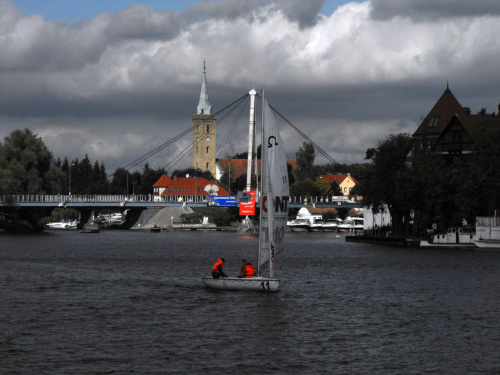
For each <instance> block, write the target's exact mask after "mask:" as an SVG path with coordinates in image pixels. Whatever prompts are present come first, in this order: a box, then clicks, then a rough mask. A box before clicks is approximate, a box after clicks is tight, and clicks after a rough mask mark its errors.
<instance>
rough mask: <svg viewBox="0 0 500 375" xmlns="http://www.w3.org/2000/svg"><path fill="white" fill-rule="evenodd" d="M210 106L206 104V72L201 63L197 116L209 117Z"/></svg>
mask: <svg viewBox="0 0 500 375" xmlns="http://www.w3.org/2000/svg"><path fill="white" fill-rule="evenodd" d="M211 112H212V106H211V105H210V103H209V102H208V86H207V70H206V67H205V61H203V82H202V84H201V93H200V103H199V104H198V110H197V112H196V113H197V114H198V115H210V114H211Z"/></svg>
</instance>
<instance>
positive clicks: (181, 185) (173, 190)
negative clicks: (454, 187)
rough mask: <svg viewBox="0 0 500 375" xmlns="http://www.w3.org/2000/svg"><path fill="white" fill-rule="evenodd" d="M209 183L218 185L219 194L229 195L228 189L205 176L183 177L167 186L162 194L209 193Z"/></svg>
mask: <svg viewBox="0 0 500 375" xmlns="http://www.w3.org/2000/svg"><path fill="white" fill-rule="evenodd" d="M171 181H172V180H171ZM207 185H216V186H217V188H218V189H219V190H218V191H217V195H229V193H228V191H227V190H226V189H224V188H223V187H222V186H221V185H219V184H218V183H216V182H213V181H208V180H207V179H205V178H203V177H182V178H178V179H177V180H174V181H172V182H171V183H170V185H168V186H167V188H166V189H165V191H164V192H163V193H162V195H195V188H196V195H209V194H208V192H207V191H206V190H205V187H206V186H207Z"/></svg>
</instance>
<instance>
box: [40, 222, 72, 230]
mask: <svg viewBox="0 0 500 375" xmlns="http://www.w3.org/2000/svg"><path fill="white" fill-rule="evenodd" d="M45 225H46V226H47V227H49V228H50V229H76V225H77V222H76V220H74V221H72V222H53V223H47V224H45Z"/></svg>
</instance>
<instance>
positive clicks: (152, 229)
mask: <svg viewBox="0 0 500 375" xmlns="http://www.w3.org/2000/svg"><path fill="white" fill-rule="evenodd" d="M151 232H153V233H159V232H161V228H160V227H159V226H158V225H156V224H155V225H153V226H152V227H151Z"/></svg>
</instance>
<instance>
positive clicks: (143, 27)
mask: <svg viewBox="0 0 500 375" xmlns="http://www.w3.org/2000/svg"><path fill="white" fill-rule="evenodd" d="M498 35H500V2H496V1H490V0H475V1H474V2H469V1H461V0H399V1H392V0H370V1H356V2H348V1H341V0H329V1H324V0H309V1H302V0H274V1H272V0H253V1H250V0H211V1H207V0H205V1H196V0H189V1H174V0H170V1H165V0H143V1H141V0H137V1H129V0H106V1H84V0H78V1H77V0H64V1H61V0H43V1H42V0H0V51H2V52H1V53H0V139H1V140H3V139H4V137H6V136H7V135H8V134H10V133H11V132H12V131H13V130H16V129H24V128H28V129H30V130H32V131H33V132H34V133H35V134H38V136H40V137H42V139H43V141H44V142H45V144H46V145H47V147H48V148H49V149H50V150H51V151H52V153H53V154H54V156H55V157H56V158H61V159H64V158H65V157H67V158H68V159H69V160H72V159H76V158H78V159H80V160H81V159H83V158H84V157H85V155H88V157H89V159H90V160H91V162H92V163H93V162H94V161H96V160H97V161H98V162H101V161H103V162H104V164H105V165H106V168H107V170H108V172H109V171H112V170H114V169H115V168H117V167H120V166H125V165H128V164H129V163H131V162H132V161H134V160H136V159H137V158H139V157H141V156H142V155H144V154H146V153H147V152H148V151H150V150H153V149H154V148H156V147H158V146H159V145H161V144H163V143H165V142H167V141H168V140H169V139H172V138H174V137H175V136H177V135H178V134H180V133H182V132H183V131H184V130H186V129H188V128H189V127H190V126H191V125H192V123H191V115H192V114H193V113H195V112H196V108H197V105H198V101H199V96H200V89H201V83H202V79H203V65H204V62H205V63H206V77H207V82H208V90H209V98H210V104H211V105H212V111H213V112H216V111H218V110H220V109H221V108H223V107H225V106H226V105H228V104H229V103H232V102H233V101H234V100H236V99H237V98H239V97H241V96H243V95H244V94H246V93H247V92H248V91H250V90H251V89H252V88H255V89H256V90H257V91H259V92H260V90H265V95H266V99H267V100H268V101H269V103H270V104H271V105H272V106H273V107H275V108H276V109H278V110H279V112H280V113H281V114H283V115H284V116H285V117H286V118H287V119H288V120H289V121H291V122H292V123H293V124H294V125H295V126H297V127H298V128H299V129H300V130H301V131H302V132H303V133H305V134H306V135H307V136H308V137H309V138H310V139H311V140H313V141H314V142H315V143H316V144H317V145H318V146H319V147H321V148H322V149H323V150H324V151H325V152H326V153H328V155H330V157H331V158H332V159H334V160H335V161H337V162H339V163H345V164H353V163H363V162H366V160H365V159H364V157H365V154H366V150H367V149H368V148H372V147H376V146H377V144H378V142H380V141H382V140H384V139H385V138H386V137H387V136H388V135H390V134H398V133H409V134H412V133H413V132H414V131H415V130H416V128H417V123H418V121H419V119H420V118H421V117H422V116H425V115H426V114H427V113H428V112H429V111H430V110H431V109H432V107H433V105H434V104H435V103H436V101H437V100H438V99H439V97H440V96H441V95H442V93H443V92H444V90H445V89H446V87H447V85H449V88H450V89H451V91H452V92H453V94H454V95H455V97H456V98H457V99H458V101H459V102H460V103H461V104H462V105H463V106H466V107H470V108H471V110H472V113H476V112H477V111H479V110H480V109H481V108H486V109H487V111H488V112H489V113H491V112H495V113H498V105H499V103H500V74H498V61H500V38H498ZM246 116H247V117H248V114H246ZM243 117H244V115H242V118H241V119H240V120H239V121H238V122H236V120H230V121H227V124H225V122H226V121H223V122H221V124H220V125H219V126H218V128H217V140H218V148H219V149H218V153H217V156H218V157H221V158H224V157H228V156H230V155H233V154H235V153H241V152H245V151H246V150H247V147H248V146H247V135H246V134H247V129H248V120H243ZM232 122H234V124H233V123H232ZM233 126H235V128H236V129H237V130H231V129H232V127H233ZM282 137H283V139H284V143H286V145H287V151H288V154H289V155H288V156H289V158H293V157H294V153H295V152H296V151H297V150H298V148H299V147H300V145H301V144H302V142H303V141H304V139H303V138H301V137H300V136H299V135H298V134H297V133H296V132H294V131H293V130H291V129H290V128H289V127H286V126H285V125H283V127H282ZM223 140H226V141H225V142H222V141H223ZM191 141H192V137H191V135H187V136H185V137H183V138H181V139H179V140H178V141H177V142H175V143H174V144H173V145H171V146H169V147H167V148H165V149H163V150H162V151H161V152H158V153H156V154H155V155H154V156H152V157H151V158H149V159H148V160H147V162H148V163H149V165H150V166H152V167H153V168H159V167H165V168H166V169H168V170H170V171H173V170H174V169H182V168H187V167H190V166H191V163H192V157H191V155H189V156H186V157H183V158H180V161H178V162H176V163H174V160H176V156H177V155H179V154H180V153H182V152H183V151H184V150H186V148H187V147H189V145H190V143H191ZM325 162H327V161H326V159H324V158H323V156H321V155H320V154H319V153H318V152H317V153H316V163H318V164H323V163H325ZM142 167H143V164H140V165H138V166H137V168H138V169H139V170H141V168H142Z"/></svg>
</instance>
